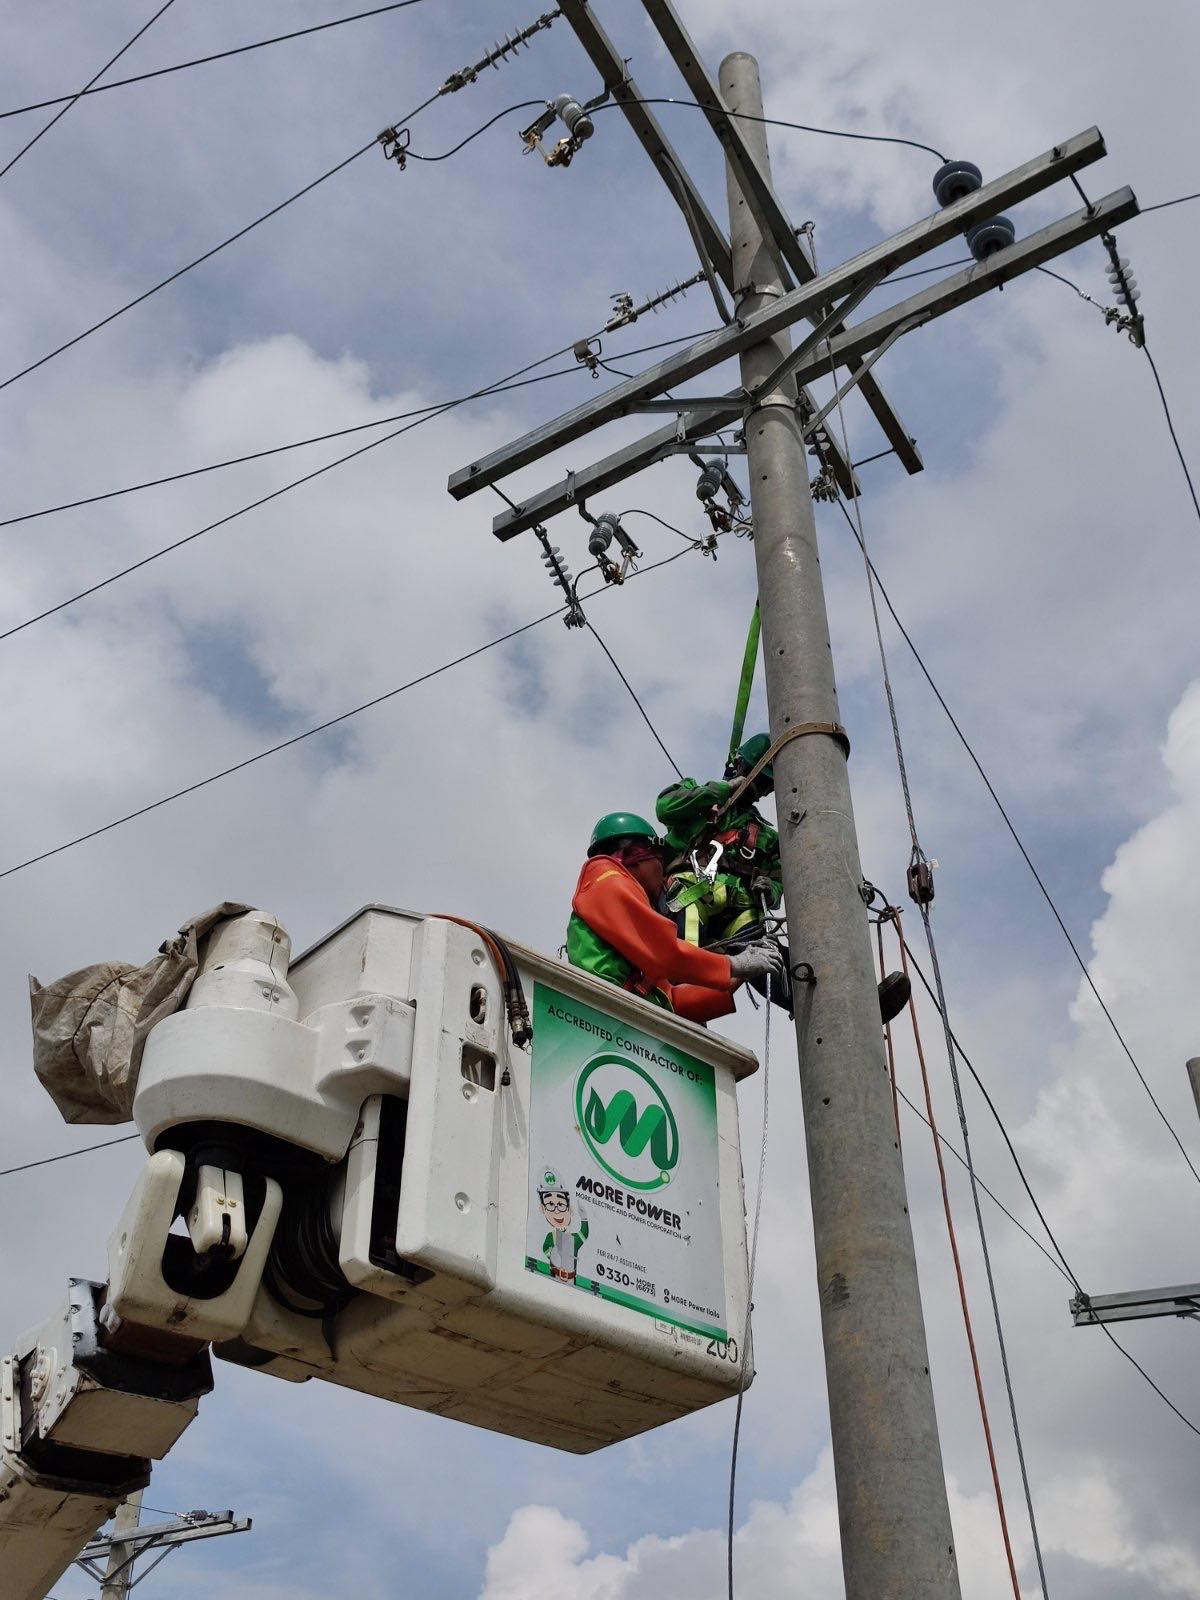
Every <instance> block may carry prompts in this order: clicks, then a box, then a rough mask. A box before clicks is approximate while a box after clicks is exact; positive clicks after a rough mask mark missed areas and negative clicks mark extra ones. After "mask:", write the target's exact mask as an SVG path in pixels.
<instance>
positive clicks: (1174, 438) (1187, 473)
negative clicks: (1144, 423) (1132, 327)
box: [1142, 339, 1200, 517]
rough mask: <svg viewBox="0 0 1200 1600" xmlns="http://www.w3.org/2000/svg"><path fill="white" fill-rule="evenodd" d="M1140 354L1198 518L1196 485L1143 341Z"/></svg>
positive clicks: (1164, 392)
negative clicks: (1165, 421) (1152, 380)
mask: <svg viewBox="0 0 1200 1600" xmlns="http://www.w3.org/2000/svg"><path fill="white" fill-rule="evenodd" d="M1142 354H1143V355H1144V356H1145V357H1146V360H1147V361H1148V362H1149V363H1150V371H1151V372H1152V373H1153V374H1154V383H1155V387H1156V388H1157V389H1158V398H1159V399H1160V400H1161V401H1162V408H1163V416H1164V417H1165V418H1166V419H1167V430H1168V432H1169V433H1170V435H1171V443H1172V444H1173V445H1174V446H1175V454H1176V455H1177V456H1178V457H1179V465H1180V466H1181V467H1182V468H1183V475H1184V477H1185V478H1186V479H1187V486H1188V493H1189V494H1190V495H1191V497H1192V504H1193V506H1195V508H1196V515H1197V516H1198V517H1200V500H1197V498H1196V485H1195V484H1194V483H1193V482H1192V474H1191V469H1190V468H1189V467H1188V464H1187V457H1186V456H1185V455H1184V453H1183V446H1182V445H1181V444H1180V442H1179V435H1178V434H1177V433H1176V432H1175V423H1174V420H1173V418H1172V416H1171V408H1170V406H1169V405H1168V404H1167V394H1166V390H1165V389H1164V388H1163V386H1162V379H1161V378H1160V377H1159V375H1158V368H1157V366H1155V364H1154V357H1153V356H1152V355H1151V354H1150V346H1149V345H1148V344H1147V343H1146V342H1145V340H1144V339H1143V341H1142Z"/></svg>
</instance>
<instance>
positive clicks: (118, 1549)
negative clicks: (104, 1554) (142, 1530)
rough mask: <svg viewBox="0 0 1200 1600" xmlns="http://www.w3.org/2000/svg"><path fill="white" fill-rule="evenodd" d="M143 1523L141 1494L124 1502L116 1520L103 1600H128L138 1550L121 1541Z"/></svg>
mask: <svg viewBox="0 0 1200 1600" xmlns="http://www.w3.org/2000/svg"><path fill="white" fill-rule="evenodd" d="M141 1520H142V1490H141V1489H139V1490H138V1492H137V1493H136V1494H131V1495H130V1496H129V1498H128V1500H122V1501H121V1504H120V1505H119V1506H118V1507H117V1514H116V1516H115V1517H114V1518H113V1531H112V1547H111V1549H110V1550H109V1552H108V1566H107V1569H106V1571H105V1574H104V1582H103V1583H102V1584H101V1586H100V1600H125V1597H126V1595H128V1593H129V1590H130V1587H131V1585H132V1582H133V1551H134V1549H135V1548H136V1546H134V1545H132V1544H126V1543H125V1542H124V1541H122V1540H121V1535H122V1534H123V1533H132V1532H133V1531H134V1529H135V1528H136V1527H137V1525H138V1523H139V1522H140V1521H141Z"/></svg>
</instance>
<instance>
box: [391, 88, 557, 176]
mask: <svg viewBox="0 0 1200 1600" xmlns="http://www.w3.org/2000/svg"><path fill="white" fill-rule="evenodd" d="M545 104H546V102H545V101H544V100H519V101H518V102H517V104H516V105H515V106H505V108H504V110H503V111H497V113H496V115H495V116H494V117H489V118H488V120H487V121H486V122H485V123H483V124H482V126H480V127H478V128H476V129H475V132H474V133H469V134H468V135H467V137H466V138H465V139H460V140H459V141H458V143H457V144H455V145H451V147H450V149H449V150H443V151H442V153H441V155H439V156H423V155H420V154H419V153H418V152H417V151H416V150H410V149H408V148H407V147H406V148H405V150H404V156H405V159H406V160H412V161H448V160H449V159H450V157H451V156H456V155H457V154H458V152H459V151H460V150H461V149H463V148H464V146H466V145H469V144H470V143H471V141H472V139H478V137H479V135H480V134H481V133H486V132H487V131H488V129H489V128H494V127H495V125H496V123H498V122H500V121H502V120H503V118H505V117H507V116H511V115H512V113H513V112H514V111H529V110H532V108H533V107H534V106H538V107H540V108H544V107H545Z"/></svg>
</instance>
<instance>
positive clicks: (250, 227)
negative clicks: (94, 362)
mask: <svg viewBox="0 0 1200 1600" xmlns="http://www.w3.org/2000/svg"><path fill="white" fill-rule="evenodd" d="M168 3H171V0H168ZM441 94H442V90H441V89H438V91H437V92H436V93H435V94H431V95H430V96H429V98H428V100H423V101H422V102H421V104H420V105H419V106H414V107H413V109H412V110H411V111H410V112H408V113H407V115H406V116H405V117H403V118H402V119H401V120H402V121H404V122H411V121H412V120H413V118H414V117H416V116H418V115H419V114H420V113H421V112H422V111H424V110H425V109H426V108H427V107H428V106H431V105H432V104H433V102H434V101H435V100H437V99H438V98H439V97H440V96H441ZM60 114H61V113H60ZM377 142H378V141H377V140H376V139H370V140H368V142H367V143H366V144H364V145H362V146H360V147H359V149H357V150H355V151H353V153H352V154H350V155H348V156H347V157H346V158H345V160H343V161H339V162H338V163H337V165H336V166H333V167H330V168H329V170H328V171H327V172H323V173H322V174H321V176H320V177H319V178H314V179H313V180H312V182H311V183H306V184H305V185H304V187H303V188H302V189H297V190H296V192H295V194H291V195H289V196H288V197H287V199H286V200H281V201H280V202H279V204H278V205H276V206H272V207H271V209H270V210H269V211H264V212H263V214H262V215H261V216H260V217H255V219H254V221H253V222H248V223H247V224H246V226H245V227H244V228H239V229H238V231H237V232H236V233H231V234H230V235H229V237H228V238H227V239H222V240H221V242H220V244H216V245H213V247H212V249H211V250H206V251H205V252H204V254H203V255H199V256H197V257H196V258H195V260H194V261H189V262H187V263H186V265H184V266H182V267H178V268H177V269H176V270H175V271H174V272H172V273H170V274H169V275H168V276H167V277H165V278H162V279H161V280H160V281H159V282H158V283H156V284H154V285H153V287H152V288H149V289H146V290H144V291H143V292H142V293H141V294H139V295H136V296H135V297H134V298H133V299H132V300H127V301H126V302H125V304H124V305H123V306H118V307H117V309H116V310H115V311H110V312H109V313H108V315H107V316H106V317H101V318H100V320H99V322H93V323H92V324H91V326H90V327H88V328H84V329H83V331H82V332H81V333H77V334H75V335H74V336H73V337H72V338H70V339H67V340H65V341H64V342H63V343H62V344H60V345H56V346H55V348H54V349H53V350H48V351H47V352H46V354H45V355H44V356H39V357H38V359H37V360H36V361H31V362H30V363H29V365H28V366H27V367H22V368H21V370H20V371H19V372H14V373H13V374H12V376H11V377H8V378H5V379H3V380H2V381H0V389H7V388H8V387H9V385H10V384H13V383H16V382H17V380H18V379H20V378H25V377H28V375H29V374H30V373H31V372H36V371H37V369H38V368H39V367H44V366H45V365H46V363H47V362H48V361H53V360H54V358H55V356H60V355H62V354H63V352H64V351H66V350H70V349H72V348H73V347H74V346H75V345H77V344H80V343H82V341H83V340H84V339H87V338H90V337H91V335H92V334H93V333H99V331H100V329H101V328H107V327H108V325H109V323H110V322H115V321H116V320H117V318H118V317H123V316H124V315H125V313H126V312H127V311H132V310H133V309H134V307H135V306H140V305H142V304H143V303H144V302H145V301H147V300H149V299H150V298H151V296H152V295H156V294H157V293H158V292H159V290H160V289H165V288H167V287H168V285H170V284H172V283H175V282H176V281H177V280H178V279H180V278H182V277H183V276H184V275H185V274H186V273H188V272H191V271H192V270H193V268H195V267H199V266H202V265H203V264H204V262H206V261H211V260H212V258H213V256H215V255H219V254H220V252H221V251H222V250H225V249H228V247H229V246H230V245H231V244H236V243H237V241H238V240H239V239H244V238H245V237H246V235H247V234H248V233H252V232H253V231H254V229H255V228H259V227H261V226H262V224H263V223H264V222H269V221H270V220H271V218H272V217H277V216H278V215H279V213H280V212H281V211H286V209H287V208H288V206H290V205H294V204H295V203H296V201H297V200H302V199H303V198H304V196H305V195H306V194H311V193H312V191H313V190H314V189H316V188H319V186H320V185H321V184H323V183H325V182H326V181H327V180H328V179H330V178H333V177H336V176H337V174H338V173H339V172H344V171H345V169H346V168H347V167H348V166H350V164H351V163H352V162H354V161H357V160H358V158H359V157H360V156H364V155H366V153H367V151H368V150H374V149H375V148H376V145H377ZM2 176H3V174H2V173H0V177H2Z"/></svg>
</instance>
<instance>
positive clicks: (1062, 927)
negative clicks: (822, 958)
mask: <svg viewBox="0 0 1200 1600" xmlns="http://www.w3.org/2000/svg"><path fill="white" fill-rule="evenodd" d="M837 503H838V506H839V508H840V510H841V512H842V515H843V516H844V517H845V519H846V522H847V524H848V525H849V528H850V531H851V533H852V534H854V537H855V539H856V540H857V538H858V531H857V529H856V528H855V526H854V521H853V519H852V518H851V516H850V513H849V512H848V511H847V510H846V507H845V505H844V504H843V503H842V501H841V499H840V497H839V499H838V502H837ZM860 548H861V546H860ZM866 560H867V562H868V564H869V566H870V571H871V575H872V577H873V578H874V580H875V584H876V587H877V588H878V590H879V593H880V595H881V596H882V598H883V603H884V604H885V605H886V606H887V608H888V611H889V612H890V614H891V618H892V621H893V622H894V623H895V624H896V627H897V628H898V629H899V630H900V636H901V638H903V640H904V642H905V644H906V645H907V646H908V648H909V651H910V652H911V654H912V657H913V660H914V661H915V662H916V663H917V666H918V667H919V668H920V670H921V674H922V676H923V677H924V679H925V681H926V683H927V684H928V685H929V687H930V689H931V690H932V692H933V696H934V698H935V699H936V700H937V702H938V704H939V705H940V706H941V708H942V710H943V711H944V712H945V714H946V717H947V719H948V721H949V723H950V726H951V727H952V728H953V729H954V732H955V735H956V736H957V738H958V741H959V743H960V744H961V745H962V747H963V749H964V750H965V751H966V753H967V755H968V757H969V758H970V760H971V764H972V765H973V766H974V768H975V770H976V772H977V773H978V774H979V777H980V779H981V780H982V782H983V786H984V788H985V789H986V790H987V792H988V794H989V795H990V796H991V799H992V803H993V804H994V805H995V807H996V810H997V811H998V812H999V813H1000V816H1001V819H1002V820H1003V822H1004V825H1005V827H1006V828H1007V829H1008V831H1009V834H1010V835H1011V836H1012V840H1013V843H1014V844H1015V845H1016V847H1017V849H1018V850H1019V851H1020V853H1021V856H1022V859H1023V860H1024V862H1025V865H1026V866H1027V867H1028V868H1029V871H1030V873H1031V874H1032V876H1033V880H1034V882H1035V883H1036V884H1037V886H1038V889H1039V891H1040V892H1041V895H1042V898H1043V899H1044V900H1045V902H1046V904H1047V906H1048V907H1049V909H1050V913H1051V915H1052V916H1053V918H1054V920H1055V922H1056V923H1057V924H1058V928H1059V931H1060V933H1061V934H1062V936H1063V938H1064V939H1065V940H1066V941H1067V945H1068V947H1069V948H1070V951H1071V954H1072V955H1073V956H1074V958H1075V962H1076V965H1077V966H1078V967H1079V970H1080V972H1081V973H1082V975H1083V979H1084V982H1085V983H1086V984H1087V986H1088V988H1089V989H1090V990H1091V992H1092V995H1093V997H1094V998H1095V1000H1096V1003H1097V1005H1098V1006H1099V1007H1100V1010H1101V1011H1102V1012H1103V1014H1104V1017H1105V1020H1106V1021H1107V1022H1108V1025H1109V1027H1110V1028H1111V1029H1112V1031H1113V1034H1114V1035H1115V1037H1116V1039H1117V1042H1118V1044H1119V1045H1120V1046H1121V1049H1122V1051H1123V1052H1124V1054H1125V1056H1126V1058H1127V1059H1128V1061H1129V1064H1130V1066H1131V1067H1132V1068H1133V1070H1134V1072H1135V1073H1136V1075H1137V1078H1138V1081H1139V1082H1140V1083H1141V1085H1142V1088H1143V1089H1144V1090H1145V1091H1146V1094H1147V1095H1148V1096H1149V1098H1150V1103H1151V1105H1153V1107H1154V1109H1155V1111H1156V1112H1157V1113H1158V1116H1159V1118H1160V1119H1161V1121H1162V1123H1163V1126H1164V1127H1165V1128H1166V1130H1167V1132H1168V1133H1169V1134H1170V1135H1171V1138H1172V1139H1173V1140H1174V1141H1175V1144H1176V1145H1177V1146H1178V1148H1179V1153H1180V1155H1182V1157H1183V1159H1184V1161H1185V1162H1186V1163H1187V1165H1188V1168H1189V1170H1190V1171H1191V1174H1192V1176H1193V1177H1194V1178H1195V1179H1196V1180H1197V1182H1200V1172H1197V1170H1196V1168H1195V1166H1194V1164H1193V1162H1192V1159H1191V1157H1190V1156H1189V1155H1188V1153H1187V1150H1186V1148H1185V1147H1184V1144H1183V1141H1182V1140H1181V1139H1180V1137H1179V1135H1178V1133H1177V1132H1176V1131H1175V1128H1174V1126H1173V1124H1172V1123H1171V1121H1170V1119H1169V1118H1168V1116H1167V1114H1166V1112H1165V1111H1164V1110H1163V1108H1162V1106H1161V1105H1160V1104H1159V1101H1158V1098H1157V1096H1156V1095H1155V1093H1154V1090H1153V1089H1152V1088H1151V1087H1150V1084H1149V1082H1148V1081H1147V1079H1146V1075H1145V1073H1143V1071H1142V1069H1141V1067H1140V1066H1139V1065H1138V1062H1137V1058H1136V1057H1135V1056H1134V1054H1133V1051H1132V1050H1131V1049H1130V1048H1129V1045H1128V1044H1127V1042H1126V1040H1125V1036H1124V1034H1123V1033H1122V1032H1121V1030H1120V1028H1119V1027H1118V1026H1117V1021H1116V1018H1115V1017H1114V1016H1113V1014H1112V1012H1111V1011H1110V1010H1109V1008H1108V1005H1107V1004H1106V1002H1105V1001H1104V999H1103V997H1102V996H1101V994H1100V991H1099V990H1098V989H1097V987H1096V985H1095V982H1094V981H1093V979H1092V975H1091V973H1090V971H1089V970H1088V965H1087V962H1086V961H1085V960H1084V959H1083V956H1082V955H1081V953H1080V950H1079V947H1078V945H1077V944H1076V943H1075V940H1074V938H1073V937H1072V935H1071V932H1070V929H1069V928H1068V927H1067V924H1066V922H1065V921H1064V919H1063V916H1062V913H1061V912H1060V911H1059V909H1058V906H1057V904H1056V903H1055V900H1054V897H1053V895H1052V894H1051V893H1050V891H1049V889H1048V888H1047V887H1046V881H1045V879H1044V878H1043V877H1042V875H1041V873H1040V872H1039V871H1038V868H1037V866H1036V864H1035V863H1034V860H1033V857H1032V856H1031V855H1030V853H1029V851H1028V849H1027V848H1026V846H1025V842H1024V840H1023V839H1022V838H1021V835H1020V834H1019V833H1018V832H1017V830H1016V826H1015V824H1014V823H1013V820H1012V818H1011V816H1010V815H1009V813H1008V811H1007V809H1006V808H1005V806H1004V803H1003V801H1002V800H1001V799H1000V796H999V794H998V793H997V792H996V788H995V785H994V784H993V783H992V780H991V779H990V778H989V777H988V774H987V772H986V770H985V768H984V766H983V763H982V762H981V761H980V759H979V757H978V756H977V755H976V753H975V750H974V748H973V746H972V745H971V742H970V740H969V739H968V738H967V736H966V734H965V733H964V732H963V730H962V726H961V725H960V723H959V721H958V719H957V718H956V717H955V715H954V713H953V712H952V711H951V709H950V707H949V705H948V704H947V702H946V699H945V696H944V695H943V694H942V692H941V690H940V689H939V688H938V686H937V684H936V683H935V682H934V679H933V675H932V674H931V673H930V671H929V668H928V667H927V666H926V665H925V662H924V660H923V658H922V656H921V653H920V651H919V650H918V649H917V647H916V645H915V644H914V643H913V640H912V636H911V635H910V634H909V632H908V630H907V629H906V628H905V626H904V624H903V622H901V620H900V618H899V616H898V615H897V612H896V608H895V606H894V605H893V604H892V601H891V597H890V596H889V594H888V591H887V588H886V586H885V584H884V582H883V580H882V579H881V578H880V576H879V571H878V569H877V568H876V566H875V563H874V561H873V560H872V559H871V557H870V556H869V555H867V556H866Z"/></svg>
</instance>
